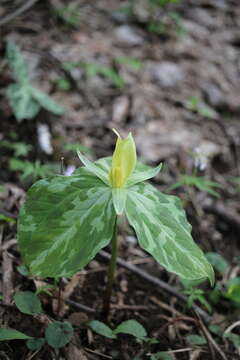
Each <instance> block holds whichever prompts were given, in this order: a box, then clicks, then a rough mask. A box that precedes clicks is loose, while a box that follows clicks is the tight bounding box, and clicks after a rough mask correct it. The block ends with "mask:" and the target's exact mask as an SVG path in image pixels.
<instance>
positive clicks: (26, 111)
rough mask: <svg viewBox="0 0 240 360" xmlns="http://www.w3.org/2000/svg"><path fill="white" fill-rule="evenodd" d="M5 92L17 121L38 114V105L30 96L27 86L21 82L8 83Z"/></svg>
mask: <svg viewBox="0 0 240 360" xmlns="http://www.w3.org/2000/svg"><path fill="white" fill-rule="evenodd" d="M6 94H7V98H8V100H9V104H10V106H11V108H12V109H13V112H14V115H15V117H16V119H17V120H18V121H21V120H24V119H32V118H34V117H35V116H36V115H37V114H38V112H39V110H40V105H39V104H38V102H36V101H35V100H34V99H33V98H32V94H31V91H30V87H29V86H23V85H22V84H13V85H10V86H8V88H7V93H6Z"/></svg>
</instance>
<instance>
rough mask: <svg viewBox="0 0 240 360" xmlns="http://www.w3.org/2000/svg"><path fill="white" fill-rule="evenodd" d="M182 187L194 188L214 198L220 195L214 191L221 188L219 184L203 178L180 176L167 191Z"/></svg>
mask: <svg viewBox="0 0 240 360" xmlns="http://www.w3.org/2000/svg"><path fill="white" fill-rule="evenodd" d="M184 185H186V186H193V187H196V188H197V189H198V190H199V191H205V192H207V193H209V194H210V195H213V196H215V197H219V196H220V195H219V194H218V193H217V192H216V191H215V190H214V189H215V188H217V189H220V188H222V185H221V184H219V183H216V182H214V181H210V180H208V179H206V178H205V177H203V176H193V175H180V176H179V180H178V181H177V182H176V183H175V184H173V185H172V186H170V187H169V189H168V190H174V189H177V188H179V187H181V186H184Z"/></svg>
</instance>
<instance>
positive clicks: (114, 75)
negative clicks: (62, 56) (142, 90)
mask: <svg viewBox="0 0 240 360" xmlns="http://www.w3.org/2000/svg"><path fill="white" fill-rule="evenodd" d="M76 67H81V68H83V70H84V72H85V75H86V77H87V78H89V79H90V78H93V77H95V76H97V75H100V76H102V77H103V78H105V79H107V80H109V81H110V82H111V83H112V84H113V85H114V86H115V87H116V88H119V89H122V88H123V87H124V85H125V84H124V80H123V78H122V77H121V75H120V74H119V73H118V71H116V70H115V69H113V68H112V67H110V66H106V65H101V64H92V63H83V62H77V63H71V62H66V63H64V64H63V69H64V70H65V71H68V72H71V71H72V70H73V69H75V68H76Z"/></svg>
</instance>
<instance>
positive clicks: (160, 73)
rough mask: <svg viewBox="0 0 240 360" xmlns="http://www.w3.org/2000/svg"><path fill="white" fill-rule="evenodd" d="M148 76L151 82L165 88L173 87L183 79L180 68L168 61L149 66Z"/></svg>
mask: <svg viewBox="0 0 240 360" xmlns="http://www.w3.org/2000/svg"><path fill="white" fill-rule="evenodd" d="M150 74H151V77H152V80H153V81H156V82H157V83H158V84H159V85H160V86H163V87H166V88H170V87H174V86H175V85H177V84H178V83H179V82H181V81H183V79H184V72H183V70H182V69H181V67H180V66H179V65H177V64H175V63H172V62H168V61H164V62H162V63H159V64H153V65H151V67H150Z"/></svg>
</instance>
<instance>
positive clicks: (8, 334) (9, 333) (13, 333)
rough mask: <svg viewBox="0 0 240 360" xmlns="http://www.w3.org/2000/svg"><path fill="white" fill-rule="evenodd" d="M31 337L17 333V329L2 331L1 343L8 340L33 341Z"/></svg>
mask: <svg viewBox="0 0 240 360" xmlns="http://www.w3.org/2000/svg"><path fill="white" fill-rule="evenodd" d="M31 338H32V337H31V336H28V335H25V334H24V333H22V332H20V331H17V330H15V329H4V328H1V329H0V341H7V340H17V339H19V340H27V339H31Z"/></svg>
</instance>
